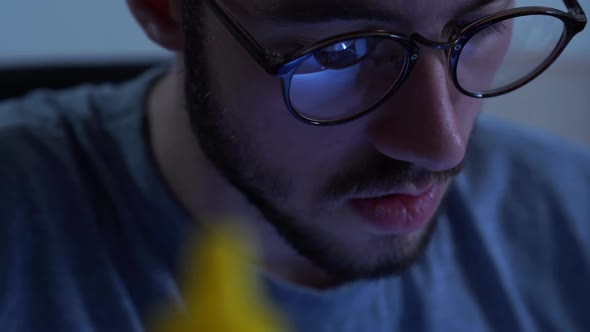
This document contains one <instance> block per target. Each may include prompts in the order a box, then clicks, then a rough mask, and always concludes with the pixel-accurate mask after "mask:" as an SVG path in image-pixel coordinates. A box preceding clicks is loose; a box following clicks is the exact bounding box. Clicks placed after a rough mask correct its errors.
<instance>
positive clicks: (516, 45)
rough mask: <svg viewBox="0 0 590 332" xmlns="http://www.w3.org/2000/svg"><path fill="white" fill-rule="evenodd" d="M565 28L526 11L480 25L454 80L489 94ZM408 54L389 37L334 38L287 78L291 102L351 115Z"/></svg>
mask: <svg viewBox="0 0 590 332" xmlns="http://www.w3.org/2000/svg"><path fill="white" fill-rule="evenodd" d="M564 29H565V25H564V23H563V22H562V21H561V20H560V19H558V18H555V17H552V16H548V15H528V16H520V17H516V18H511V19H506V20H503V21H500V22H497V23H495V24H493V25H491V26H488V27H486V28H483V29H481V30H479V31H478V32H477V33H476V34H475V35H473V36H472V37H471V38H470V39H469V41H468V42H467V43H466V44H465V45H464V47H463V50H462V51H461V55H460V57H459V60H458V63H457V73H456V74H457V80H458V82H459V85H460V86H461V87H462V88H463V89H465V90H467V91H469V92H474V93H489V92H494V91H498V90H503V89H505V88H509V87H510V86H511V85H513V84H514V83H518V82H519V81H521V80H522V79H523V78H528V76H529V75H530V74H531V73H534V72H535V71H536V70H537V69H538V68H539V66H541V65H542V64H544V63H545V62H546V61H547V60H548V59H549V58H550V57H551V56H552V53H553V51H554V50H555V48H556V46H557V45H558V44H559V42H560V40H561V38H562V34H563V33H564ZM408 57H409V53H408V51H407V50H406V49H405V47H404V46H403V45H402V44H401V43H399V42H397V41H396V40H395V39H392V38H388V37H361V38H356V39H349V40H341V41H337V42H335V43H333V44H331V45H328V46H325V47H323V48H321V49H318V50H316V51H315V52H313V53H311V54H309V55H307V56H306V58H305V59H303V60H302V62H301V63H300V65H299V66H298V67H297V69H296V70H295V72H294V75H293V77H292V80H291V86H290V92H289V98H290V102H291V105H292V106H293V108H294V109H295V111H296V112H298V113H299V114H300V115H301V116H303V117H305V118H307V119H310V120H315V121H330V120H336V119H342V118H346V117H349V116H354V115H355V114H357V113H360V112H362V111H364V110H365V109H367V108H368V107H370V106H372V105H373V104H375V103H376V102H377V101H379V100H380V99H381V98H382V97H383V96H384V95H386V94H387V93H388V92H389V91H390V90H391V89H392V88H393V87H395V86H396V84H397V83H398V81H399V80H401V79H402V76H403V73H404V71H405V69H406V68H407V65H408V63H409V59H408Z"/></svg>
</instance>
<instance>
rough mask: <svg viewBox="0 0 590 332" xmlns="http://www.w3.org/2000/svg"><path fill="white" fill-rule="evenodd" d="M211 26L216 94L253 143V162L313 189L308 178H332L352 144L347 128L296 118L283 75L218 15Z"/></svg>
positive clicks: (242, 138)
mask: <svg viewBox="0 0 590 332" xmlns="http://www.w3.org/2000/svg"><path fill="white" fill-rule="evenodd" d="M207 26H208V36H210V37H209V39H208V41H207V45H208V48H207V50H206V58H207V59H208V60H207V62H208V63H207V68H208V70H209V77H210V82H209V83H210V89H211V93H212V94H213V99H214V100H215V102H216V103H217V104H218V107H220V111H221V112H223V113H224V114H223V118H224V125H228V126H231V127H232V128H233V132H235V133H236V134H235V135H236V136H237V137H236V138H235V139H236V142H237V144H246V145H248V146H249V147H251V150H252V151H253V152H252V153H253V155H252V156H250V159H249V161H251V162H256V163H259V164H261V166H262V167H264V168H266V169H268V170H269V171H272V172H275V173H277V172H278V173H280V174H282V175H283V176H285V175H286V176H288V177H290V178H292V179H294V180H295V181H296V182H298V183H300V185H299V187H301V190H307V189H303V187H304V186H305V184H304V183H305V182H306V181H305V179H307V178H314V179H318V178H320V179H321V178H325V177H327V176H328V175H329V174H330V172H331V170H333V167H331V166H333V165H331V166H328V165H330V164H333V163H334V161H335V160H338V159H339V157H338V156H342V155H344V154H345V151H344V147H350V146H351V144H350V142H344V140H346V139H343V138H342V137H343V135H342V133H341V131H342V129H336V128H325V127H314V126H310V125H307V124H304V123H302V122H301V121H299V120H297V119H295V118H294V117H293V116H292V115H291V114H290V113H289V111H288V109H287V107H286V106H285V103H284V99H283V92H282V86H281V81H280V79H279V78H277V77H275V76H272V75H269V74H267V73H266V72H265V71H264V70H263V69H262V68H261V67H260V65H258V63H256V62H255V61H254V59H253V58H252V57H251V56H250V55H249V54H248V53H247V52H246V51H245V50H244V48H243V47H242V46H241V45H240V44H239V43H238V42H237V41H236V39H235V38H234V37H233V36H232V35H231V34H230V33H229V32H228V31H227V30H226V29H225V27H224V26H222V25H221V24H220V23H219V22H218V21H217V20H216V19H215V18H210V19H209V22H208V25H207ZM344 137H351V135H345V136H344ZM299 180H301V181H299ZM307 182H309V180H307Z"/></svg>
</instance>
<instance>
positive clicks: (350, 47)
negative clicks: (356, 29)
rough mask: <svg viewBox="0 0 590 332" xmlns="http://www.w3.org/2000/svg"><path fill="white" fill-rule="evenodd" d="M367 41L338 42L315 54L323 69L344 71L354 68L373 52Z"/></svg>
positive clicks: (314, 56)
mask: <svg viewBox="0 0 590 332" xmlns="http://www.w3.org/2000/svg"><path fill="white" fill-rule="evenodd" d="M369 47H370V45H369V43H368V42H367V39H355V40H348V41H343V42H338V43H335V44H332V45H330V46H327V47H324V48H322V49H320V50H318V51H316V52H315V53H314V54H313V58H314V59H315V61H316V62H317V64H318V66H320V67H321V68H322V69H342V68H347V67H350V66H353V65H355V64H357V63H358V62H359V61H360V60H362V59H363V58H364V57H365V56H366V55H367V54H368V53H369V52H370V51H371V50H370V48H369Z"/></svg>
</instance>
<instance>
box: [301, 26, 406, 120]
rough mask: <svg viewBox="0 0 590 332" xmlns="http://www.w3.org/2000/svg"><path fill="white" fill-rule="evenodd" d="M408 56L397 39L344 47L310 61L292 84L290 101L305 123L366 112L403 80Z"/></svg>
mask: <svg viewBox="0 0 590 332" xmlns="http://www.w3.org/2000/svg"><path fill="white" fill-rule="evenodd" d="M407 53H408V52H407V51H406V49H405V47H404V46H403V45H401V44H400V43H398V42H396V41H395V40H393V39H389V38H383V37H363V38H356V39H350V40H343V41H338V42H336V43H334V44H331V45H329V46H326V47H323V48H321V49H318V50H316V51H315V52H313V53H312V54H310V55H308V56H307V58H305V59H304V60H303V61H302V62H301V64H300V65H299V66H298V67H297V69H296V71H295V73H294V75H293V78H292V80H291V89H290V99H291V104H292V106H293V107H294V109H295V110H296V111H297V112H298V113H299V114H300V115H302V116H304V117H305V118H308V119H310V120H317V121H327V120H333V119H339V118H344V117H347V116H351V115H354V114H356V113H359V112H361V111H363V110H364V109H365V108H367V107H368V106H370V105H372V104H374V103H375V102H377V101H378V100H379V99H381V97H382V96H383V95H385V94H386V93H387V92H388V91H389V90H390V89H391V88H392V86H393V85H394V84H395V83H396V82H397V81H398V80H399V79H400V78H401V76H402V73H403V71H404V70H405V67H406V66H407V62H408V59H407V58H408V55H407Z"/></svg>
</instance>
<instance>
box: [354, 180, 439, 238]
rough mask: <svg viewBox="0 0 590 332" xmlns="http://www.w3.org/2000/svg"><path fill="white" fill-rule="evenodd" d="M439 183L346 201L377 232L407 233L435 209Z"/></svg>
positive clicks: (425, 222)
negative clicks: (405, 191) (422, 187)
mask: <svg viewBox="0 0 590 332" xmlns="http://www.w3.org/2000/svg"><path fill="white" fill-rule="evenodd" d="M443 187H444V186H443V185H438V184H433V185H431V186H429V187H428V188H426V189H425V190H422V191H420V192H419V193H416V192H411V193H398V194H390V195H383V196H375V197H367V198H358V199H352V200H350V205H351V207H352V209H353V210H354V211H355V212H356V213H357V214H358V215H359V216H361V217H362V220H363V221H364V222H366V223H368V224H369V225H370V226H371V227H372V228H374V229H375V230H376V231H378V232H385V233H389V234H399V235H401V234H411V233H414V232H416V231H419V230H420V229H422V228H423V227H424V226H425V225H426V224H428V222H429V221H430V219H432V216H433V215H434V212H435V211H436V209H437V207H438V203H439V201H440V199H441V197H442V195H443V191H444V188H443Z"/></svg>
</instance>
